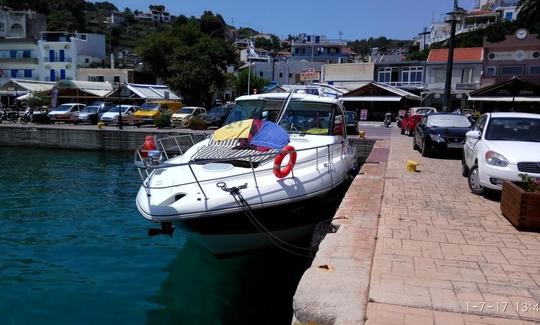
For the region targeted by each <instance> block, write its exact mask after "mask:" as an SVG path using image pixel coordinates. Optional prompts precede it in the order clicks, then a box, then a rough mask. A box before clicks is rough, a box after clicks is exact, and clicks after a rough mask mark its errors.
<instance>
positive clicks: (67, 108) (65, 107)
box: [53, 104, 73, 112]
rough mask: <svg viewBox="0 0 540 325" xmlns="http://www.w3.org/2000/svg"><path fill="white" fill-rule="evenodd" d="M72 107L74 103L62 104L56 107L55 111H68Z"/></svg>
mask: <svg viewBox="0 0 540 325" xmlns="http://www.w3.org/2000/svg"><path fill="white" fill-rule="evenodd" d="M71 107H73V105H68V104H62V105H60V106H58V107H56V108H55V109H53V111H57V112H67V111H69V110H70V109H71Z"/></svg>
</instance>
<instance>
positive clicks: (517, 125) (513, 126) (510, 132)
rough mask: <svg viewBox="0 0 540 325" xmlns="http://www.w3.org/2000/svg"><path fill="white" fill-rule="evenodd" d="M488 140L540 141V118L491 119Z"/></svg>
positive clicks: (487, 134) (487, 131)
mask: <svg viewBox="0 0 540 325" xmlns="http://www.w3.org/2000/svg"><path fill="white" fill-rule="evenodd" d="M486 140H501V141H527V142H540V119H538V118H526V117H494V118H492V119H491V120H490V121H489V125H488V128H487V130H486Z"/></svg>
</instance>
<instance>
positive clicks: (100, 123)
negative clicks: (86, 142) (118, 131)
mask: <svg viewBox="0 0 540 325" xmlns="http://www.w3.org/2000/svg"><path fill="white" fill-rule="evenodd" d="M104 126H105V123H103V122H98V124H97V127H98V129H100V130H101V129H103V127H104Z"/></svg>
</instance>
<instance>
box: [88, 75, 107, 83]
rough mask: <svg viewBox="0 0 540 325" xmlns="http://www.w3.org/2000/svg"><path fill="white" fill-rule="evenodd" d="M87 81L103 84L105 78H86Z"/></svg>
mask: <svg viewBox="0 0 540 325" xmlns="http://www.w3.org/2000/svg"><path fill="white" fill-rule="evenodd" d="M88 81H93V82H104V81H105V77H103V76H88Z"/></svg>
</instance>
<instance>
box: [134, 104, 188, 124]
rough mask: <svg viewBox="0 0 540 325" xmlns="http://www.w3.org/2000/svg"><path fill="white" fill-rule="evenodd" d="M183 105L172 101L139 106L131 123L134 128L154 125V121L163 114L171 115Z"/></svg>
mask: <svg viewBox="0 0 540 325" xmlns="http://www.w3.org/2000/svg"><path fill="white" fill-rule="evenodd" d="M183 106H184V104H182V102H177V101H173V100H165V99H164V100H152V101H148V102H146V103H144V104H142V105H141V109H140V110H138V111H137V112H135V114H133V122H134V123H135V125H136V126H141V125H143V124H155V123H156V120H157V119H158V118H159V117H160V116H161V114H163V113H165V112H169V113H170V114H173V113H174V112H176V111H177V110H179V109H180V108H182V107H183Z"/></svg>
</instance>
